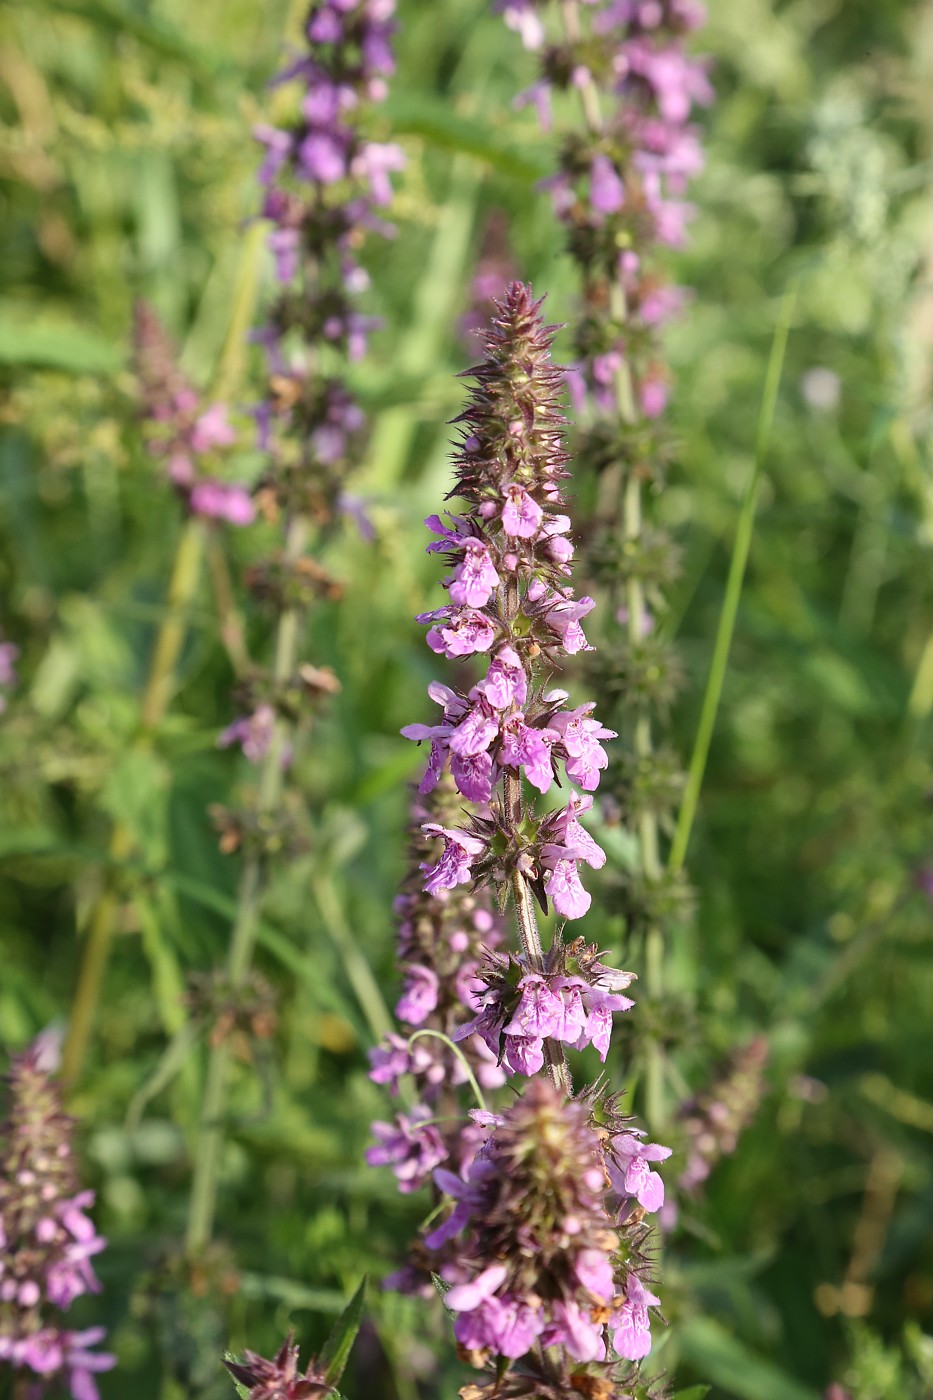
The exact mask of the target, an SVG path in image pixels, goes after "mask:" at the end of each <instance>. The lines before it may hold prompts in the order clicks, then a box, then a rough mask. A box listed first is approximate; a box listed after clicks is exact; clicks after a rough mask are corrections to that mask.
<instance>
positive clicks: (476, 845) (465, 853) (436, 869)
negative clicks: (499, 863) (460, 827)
mask: <svg viewBox="0 0 933 1400" xmlns="http://www.w3.org/2000/svg"><path fill="white" fill-rule="evenodd" d="M422 830H423V831H425V832H427V833H428V835H431V836H442V837H443V838H444V854H443V855H442V856H441V858H440V860H439V861H438V862H437V864H436V865H431V864H429V862H427V861H424V862H423V863H422V866H421V869H422V870H423V871H424V872H425V881H424V888H425V890H426V891H427V893H428V894H438V893H439V892H440V891H441V890H452V889H454V887H455V886H456V885H462V884H465V883H466V882H467V881H468V880H470V879H472V871H471V869H470V864H471V861H472V860H473V859H474V857H476V856H478V855H481V854H482V852H483V851H484V850H485V849H486V848H485V844H484V842H482V841H480V840H479V839H478V838H477V837H476V836H470V835H469V834H468V833H467V832H465V831H451V830H450V829H449V828H447V827H445V826H438V825H437V823H436V822H425V824H424V826H423V827H422Z"/></svg>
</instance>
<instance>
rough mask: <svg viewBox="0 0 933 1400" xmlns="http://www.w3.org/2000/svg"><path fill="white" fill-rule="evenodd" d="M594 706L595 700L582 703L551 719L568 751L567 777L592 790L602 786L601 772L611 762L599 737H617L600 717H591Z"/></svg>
mask: <svg viewBox="0 0 933 1400" xmlns="http://www.w3.org/2000/svg"><path fill="white" fill-rule="evenodd" d="M595 708H596V706H595V702H593V703H590V704H588V705H579V706H578V707H577V708H576V709H575V710H564V711H562V712H561V713H560V714H557V715H555V716H554V718H553V719H552V720H551V725H552V727H553V728H554V729H556V730H557V732H558V733H559V734H560V736H561V740H562V742H563V745H564V748H565V749H566V751H567V762H566V768H567V777H568V778H572V779H573V781H574V782H576V783H579V784H580V786H581V787H583V788H586V789H587V791H589V792H592V791H593V789H594V788H597V787H598V786H599V775H600V772H601V771H602V769H603V768H605V767H606V765H607V763H608V762H609V759H608V757H607V755H606V751H605V749H603V748H602V747H601V745H600V743H599V740H600V739H615V738H616V737H617V735H616V732H615V730H614V729H605V728H604V727H603V726H602V725H601V724H600V723H599V722H598V720H595V719H590V718H589V715H590V713H591V711H592V710H594V709H595Z"/></svg>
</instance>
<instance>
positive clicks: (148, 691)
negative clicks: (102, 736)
mask: <svg viewBox="0 0 933 1400" xmlns="http://www.w3.org/2000/svg"><path fill="white" fill-rule="evenodd" d="M204 531H205V527H204V523H203V521H201V520H198V519H197V518H196V517H192V518H191V519H189V520H188V521H187V522H186V524H185V526H184V528H183V530H182V532H181V535H180V537H179V540H178V547H177V549H176V551H175V559H174V562H173V564H172V573H171V578H170V581H169V588H168V600H167V604H166V614H165V617H164V619H163V621H162V625H161V626H160V628H159V631H158V634H157V636H156V641H155V646H154V648H153V652H152V659H151V661H150V664H149V675H148V678H147V681H146V688H145V690H144V692H143V696H142V701H141V703H140V715H139V727H138V729H137V732H136V737H135V739H134V741H133V746H132V747H133V748H135V749H143V748H148V747H150V746H151V744H152V740H153V737H154V735H155V732H156V730H157V729H158V727H159V724H160V723H161V721H162V718H163V716H164V714H165V710H166V707H167V705H168V702H169V699H170V698H171V695H172V692H173V690H174V689H175V684H176V678H175V670H176V666H177V664H178V658H179V656H180V654H181V649H182V645H183V643H184V639H185V632H186V628H187V617H188V611H189V608H190V605H191V602H192V600H193V598H194V594H195V591H196V589H197V585H198V578H199V576H200V572H201V557H202V554H203V552H204ZM133 844H134V842H133V833H132V830H131V828H130V827H128V826H127V825H126V823H124V822H117V823H116V824H115V825H114V827H113V830H112V831H111V833H110V841H109V843H108V847H107V854H108V857H109V861H108V866H107V871H106V873H105V875H104V883H103V886H102V888H101V891H100V893H99V894H98V896H97V898H96V900H95V901H94V905H93V907H92V909H91V913H90V916H89V919H88V931H87V936H86V938H85V941H84V948H83V950H82V954H81V965H80V968H79V970H78V981H77V985H76V987H75V993H74V998H73V1000H72V1004H71V1015H70V1016H69V1019H68V1032H67V1035H66V1037H65V1043H64V1046H63V1048H62V1080H63V1081H64V1083H66V1084H74V1083H75V1081H76V1080H77V1079H78V1078H79V1077H80V1075H81V1071H82V1069H83V1067H84V1060H85V1057H86V1054H87V1048H88V1043H89V1041H90V1037H91V1030H92V1027H93V1024H94V1017H95V1015H96V1012H97V1005H98V1002H99V1000H100V992H101V987H102V985H103V980H104V972H105V970H106V967H107V960H108V958H109V956H110V948H111V944H112V942H113V934H114V928H115V926H116V920H117V914H118V912H119V908H120V895H119V889H118V883H119V877H120V865H121V863H122V862H123V861H125V860H126V859H127V857H128V856H129V855H130V854H131V852H132V849H133Z"/></svg>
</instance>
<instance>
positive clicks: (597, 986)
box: [457, 938, 634, 1075]
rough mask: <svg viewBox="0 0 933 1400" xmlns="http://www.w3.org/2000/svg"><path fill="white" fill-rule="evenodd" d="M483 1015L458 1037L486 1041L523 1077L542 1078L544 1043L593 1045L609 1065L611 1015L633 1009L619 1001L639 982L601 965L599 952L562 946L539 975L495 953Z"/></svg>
mask: <svg viewBox="0 0 933 1400" xmlns="http://www.w3.org/2000/svg"><path fill="white" fill-rule="evenodd" d="M482 980H483V983H484V984H485V985H484V990H483V991H482V992H481V993H480V994H479V996H478V997H477V998H476V1000H477V1001H478V1003H479V1005H480V1007H481V1010H480V1012H479V1015H478V1016H475V1017H474V1018H473V1019H472V1020H471V1021H468V1022H467V1023H466V1025H464V1026H461V1027H460V1029H459V1030H458V1032H457V1038H458V1039H461V1038H462V1037H464V1036H468V1035H479V1036H481V1037H482V1039H483V1041H484V1042H485V1044H486V1045H487V1046H488V1048H489V1050H490V1051H491V1052H492V1054H493V1055H494V1056H495V1057H496V1059H497V1060H503V1059H504V1061H505V1063H506V1064H507V1065H508V1067H509V1069H511V1070H512V1071H514V1072H515V1073H516V1074H529V1075H530V1074H537V1073H538V1071H539V1070H540V1069H541V1068H542V1067H543V1065H544V1042H545V1041H546V1040H548V1039H550V1040H557V1041H562V1042H563V1043H564V1044H565V1045H568V1046H570V1047H571V1048H573V1049H575V1050H584V1049H585V1048H586V1047H587V1045H594V1046H595V1047H596V1050H597V1052H598V1054H599V1057H600V1059H601V1060H603V1061H605V1058H606V1055H607V1053H608V1051H609V1039H610V1036H611V1033H612V1015H613V1012H616V1011H628V1010H629V1009H630V1008H631V1007H632V1006H633V1005H634V1003H633V1002H632V1001H630V1000H629V998H628V997H625V996H622V995H620V992H621V989H622V988H623V987H627V986H629V984H630V983H631V982H632V981H633V980H634V974H633V973H631V972H618V971H617V970H616V969H615V968H612V967H607V966H606V965H605V964H604V963H601V962H600V961H599V950H598V948H595V947H589V948H588V947H586V945H585V944H584V942H583V939H582V938H580V939H577V940H576V941H575V942H574V943H571V944H563V943H560V942H555V943H554V946H553V947H552V949H551V951H550V953H549V954H548V955H547V957H546V959H545V961H544V965H543V967H542V968H541V969H540V971H539V970H537V969H533V968H530V967H529V966H528V959H527V957H526V956H525V955H520V956H518V957H516V956H515V955H514V954H506V955H503V956H497V955H496V954H495V953H493V954H490V955H489V957H488V958H487V961H486V965H485V967H484V969H483V973H482Z"/></svg>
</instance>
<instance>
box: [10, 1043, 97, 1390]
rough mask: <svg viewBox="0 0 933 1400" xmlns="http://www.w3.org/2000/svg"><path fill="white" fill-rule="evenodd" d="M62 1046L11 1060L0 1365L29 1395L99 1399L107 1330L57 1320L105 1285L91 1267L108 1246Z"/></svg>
mask: <svg viewBox="0 0 933 1400" xmlns="http://www.w3.org/2000/svg"><path fill="white" fill-rule="evenodd" d="M57 1059H58V1048H57V1043H56V1042H55V1041H54V1040H53V1039H52V1038H51V1037H49V1036H44V1037H40V1038H39V1039H38V1040H37V1041H36V1042H35V1043H34V1044H33V1045H32V1046H31V1047H30V1048H29V1049H28V1050H25V1051H24V1052H23V1053H22V1054H20V1055H17V1056H15V1057H14V1058H13V1060H12V1063H11V1065H10V1070H9V1073H8V1076H7V1086H8V1092H9V1117H8V1119H7V1122H6V1124H5V1125H4V1128H3V1132H2V1139H0V1147H2V1166H0V1364H5V1365H6V1366H9V1367H11V1368H12V1370H13V1371H14V1373H17V1374H19V1375H20V1376H26V1377H28V1381H29V1387H30V1388H29V1391H28V1393H29V1394H30V1395H37V1396H38V1395H41V1394H42V1393H44V1388H45V1386H46V1385H47V1384H50V1383H51V1382H53V1381H54V1380H58V1381H60V1382H62V1383H64V1384H65V1385H67V1386H68V1387H69V1389H70V1391H71V1394H72V1395H73V1396H74V1397H75V1400H97V1386H96V1384H95V1382H94V1373H95V1372H97V1371H106V1370H109V1369H110V1367H111V1366H113V1364H114V1358H113V1357H112V1356H109V1355H107V1353H106V1352H96V1351H94V1350H93V1348H94V1346H95V1345H96V1344H97V1343H98V1342H99V1341H100V1340H101V1339H102V1338H103V1336H104V1329H103V1328H102V1327H92V1328H88V1329H86V1330H84V1331H73V1330H70V1329H68V1328H65V1327H62V1326H61V1325H60V1323H59V1321H58V1319H57V1314H58V1313H61V1312H66V1311H67V1310H68V1308H70V1306H71V1304H72V1303H73V1302H74V1300H75V1299H76V1298H79V1297H80V1296H81V1295H82V1294H84V1293H97V1292H99V1291H100V1284H99V1283H98V1281H97V1278H96V1277H95V1274H94V1270H93V1267H92V1265H91V1259H92V1258H93V1257H94V1255H95V1254H98V1253H99V1252H100V1250H102V1249H103V1248H104V1243H105V1241H104V1240H103V1239H101V1238H100V1236H99V1235H98V1234H97V1231H96V1230H95V1228H94V1225H93V1223H92V1221H91V1219H90V1217H89V1216H88V1214H87V1211H88V1209H89V1207H90V1206H92V1205H93V1203H94V1193H93V1192H92V1191H81V1190H79V1189H78V1182H77V1175H76V1171H75V1163H74V1153H73V1148H72V1141H71V1137H72V1121H71V1119H70V1118H68V1117H67V1116H66V1115H65V1114H64V1113H63V1112H62V1108H61V1095H60V1092H59V1089H58V1087H57V1085H56V1084H55V1082H54V1080H53V1079H52V1078H51V1073H50V1071H51V1070H52V1068H53V1067H54V1066H55V1064H57Z"/></svg>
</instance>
